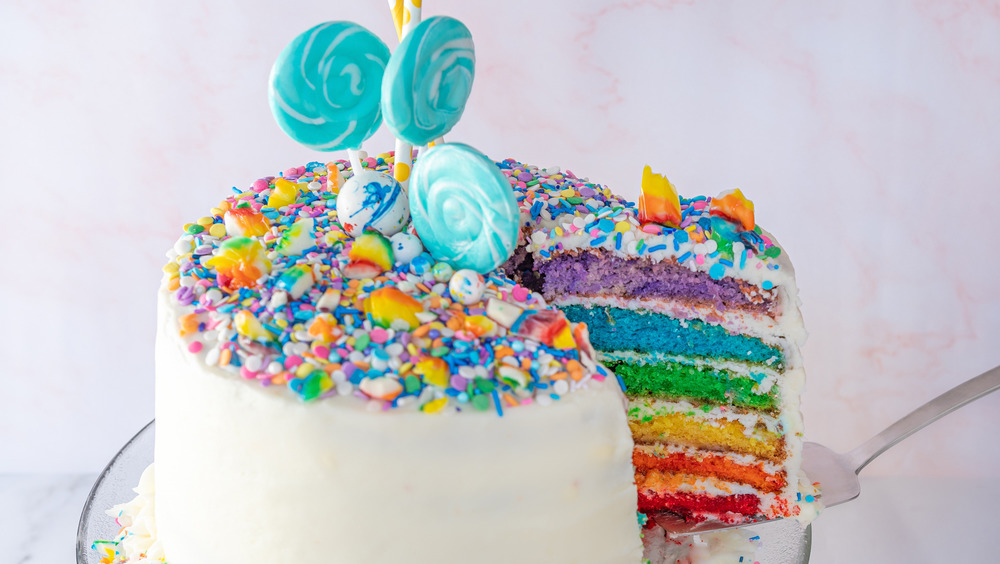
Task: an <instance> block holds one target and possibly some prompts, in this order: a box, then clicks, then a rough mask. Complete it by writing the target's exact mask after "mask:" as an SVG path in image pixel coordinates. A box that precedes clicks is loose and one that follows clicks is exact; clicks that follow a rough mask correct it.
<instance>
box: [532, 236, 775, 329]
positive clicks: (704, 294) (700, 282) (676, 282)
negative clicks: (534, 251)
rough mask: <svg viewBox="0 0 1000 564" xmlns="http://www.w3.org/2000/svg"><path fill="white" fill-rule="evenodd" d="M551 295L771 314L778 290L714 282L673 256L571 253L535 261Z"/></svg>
mask: <svg viewBox="0 0 1000 564" xmlns="http://www.w3.org/2000/svg"><path fill="white" fill-rule="evenodd" d="M533 266H534V268H535V270H536V272H537V273H538V274H539V275H540V278H541V280H542V282H541V288H542V294H543V295H544V296H545V298H546V299H551V298H552V297H557V296H565V295H568V294H569V295H582V296H618V297H625V298H667V299H677V300H680V301H683V302H688V303H691V302H693V303H704V304H711V305H713V306H715V307H716V308H717V309H720V310H722V309H739V310H744V311H752V312H754V313H763V314H770V313H771V310H772V307H773V305H774V299H773V296H774V294H773V292H769V291H766V290H762V289H760V288H759V287H757V286H754V285H751V284H748V283H746V282H743V281H741V280H733V279H731V278H723V279H721V280H713V279H712V277H710V276H709V275H708V274H707V273H704V272H691V271H690V270H688V269H687V268H684V267H682V266H680V265H678V264H677V263H676V262H674V261H672V260H665V261H661V262H653V261H651V260H648V259H624V258H621V257H618V256H615V255H613V254H611V253H601V254H598V253H594V252H589V251H583V252H566V253H560V254H558V255H555V256H553V257H552V258H551V259H549V260H546V261H542V262H535V264H534V265H533Z"/></svg>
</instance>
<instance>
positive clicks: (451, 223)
mask: <svg viewBox="0 0 1000 564" xmlns="http://www.w3.org/2000/svg"><path fill="white" fill-rule="evenodd" d="M410 182H411V184H410V215H411V217H412V218H413V227H414V228H415V229H416V230H417V235H419V236H420V240H421V241H422V242H423V244H424V247H425V248H426V249H427V251H428V252H430V254H431V255H432V256H433V257H434V258H436V259H438V260H440V261H444V262H447V263H449V264H451V265H452V266H453V267H455V268H456V269H461V268H468V269H470V270H475V271H476V272H479V273H481V274H485V273H487V272H490V271H491V270H493V269H495V268H496V267H498V266H500V265H501V264H503V263H504V262H505V261H506V260H507V259H508V258H510V256H511V254H513V252H514V247H515V246H516V244H517V234H518V220H519V216H518V209H517V201H516V200H515V199H514V193H513V191H511V189H510V183H509V182H508V181H507V179H506V178H505V177H504V175H503V174H502V173H501V172H500V170H499V169H498V168H497V166H496V164H494V163H493V161H491V160H490V159H489V158H488V157H486V155H483V154H482V153H480V152H479V151H477V150H475V149H473V148H472V147H469V146H468V145H463V144H461V143H445V144H442V145H438V146H436V147H433V148H431V149H430V150H429V151H426V152H425V153H423V154H421V155H420V160H419V161H417V164H416V166H414V169H413V178H412V179H411V181H410Z"/></svg>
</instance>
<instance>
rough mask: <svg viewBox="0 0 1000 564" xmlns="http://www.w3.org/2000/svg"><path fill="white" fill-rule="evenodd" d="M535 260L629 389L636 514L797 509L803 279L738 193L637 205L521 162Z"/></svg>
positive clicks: (755, 514)
mask: <svg viewBox="0 0 1000 564" xmlns="http://www.w3.org/2000/svg"><path fill="white" fill-rule="evenodd" d="M501 166H502V167H506V168H508V169H510V176H511V177H512V178H514V179H516V181H515V185H516V187H517V188H516V189H517V190H518V191H519V201H520V207H521V210H522V219H523V229H524V235H525V239H526V244H525V246H524V247H523V248H522V249H520V250H519V251H518V253H517V254H516V255H515V256H514V257H513V258H512V259H511V261H510V262H509V263H508V264H507V267H506V268H507V270H508V271H510V272H513V273H515V274H514V276H516V277H517V278H518V279H519V280H520V281H521V282H522V283H523V284H525V285H527V286H529V287H530V288H532V289H534V290H536V291H538V292H540V293H541V294H542V295H543V296H544V298H545V299H546V300H547V301H548V303H549V304H551V305H555V306H558V307H559V308H560V309H561V310H562V311H563V312H565V314H566V316H567V317H568V318H569V319H570V320H571V321H573V322H583V323H586V324H587V326H588V327H589V331H590V339H591V341H592V343H593V345H594V347H595V348H596V349H597V350H598V351H599V358H600V360H601V361H602V362H603V363H604V364H605V365H606V366H607V367H608V368H610V369H612V370H613V371H614V372H615V373H616V374H617V375H618V377H620V378H621V379H622V380H623V382H624V384H625V387H626V394H627V396H628V402H629V408H628V416H629V426H630V427H631V430H632V434H633V439H634V441H635V449H634V451H633V455H632V459H633V463H634V465H635V472H636V474H635V475H636V485H637V487H638V491H639V509H640V510H641V511H643V512H658V511H670V512H674V513H677V514H680V515H681V516H684V517H686V518H691V519H705V518H715V519H721V520H725V521H729V522H736V521H744V520H751V519H758V518H762V517H777V516H790V515H795V514H797V513H798V511H799V506H798V503H797V502H798V501H799V497H800V496H799V466H800V456H801V454H800V453H801V442H802V439H801V434H802V419H801V415H800V412H799V395H800V393H801V390H802V386H803V382H804V372H803V369H802V363H801V359H800V355H799V346H800V344H801V343H802V341H803V340H804V338H805V331H804V329H803V327H802V321H801V317H800V314H799V310H798V307H797V290H796V287H795V278H794V272H793V270H792V267H791V264H790V263H789V261H788V259H787V257H786V255H785V254H784V253H783V252H782V250H781V247H779V246H778V245H777V243H776V242H775V240H774V238H773V237H772V236H770V235H769V234H768V233H767V232H765V231H763V230H762V229H761V228H760V227H759V226H758V225H756V223H755V219H754V214H753V204H752V203H751V202H749V201H748V200H746V199H745V198H744V197H743V195H742V193H740V192H739V191H738V190H736V191H731V192H729V193H727V194H723V195H721V196H720V197H715V198H712V197H706V196H696V197H692V198H682V197H679V196H678V195H677V193H676V191H675V190H674V188H673V186H672V185H671V184H670V183H669V182H668V181H667V180H666V178H664V177H662V176H660V175H657V174H653V173H652V171H650V170H649V168H648V167H647V169H646V170H645V171H644V173H643V181H642V195H641V197H640V201H639V202H638V204H634V203H632V202H628V201H626V200H624V199H622V198H620V197H618V196H616V195H614V194H612V193H611V192H610V191H609V190H608V189H607V188H605V187H603V186H600V185H597V184H594V183H591V182H589V181H587V180H586V179H580V178H577V177H575V176H574V175H573V174H572V173H570V172H566V173H562V172H560V171H558V170H544V169H538V168H536V167H528V166H525V165H521V164H520V163H516V162H513V161H507V162H505V163H502V164H501Z"/></svg>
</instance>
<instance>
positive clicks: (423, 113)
mask: <svg viewBox="0 0 1000 564" xmlns="http://www.w3.org/2000/svg"><path fill="white" fill-rule="evenodd" d="M475 65H476V54H475V50H474V46H473V44H472V34H471V33H470V32H469V28H467V27H465V24H463V23H462V22H460V21H458V20H456V19H454V18H449V17H446V16H436V17H433V18H428V19H426V20H424V21H423V22H421V23H420V25H418V26H417V27H415V28H414V29H413V31H411V32H410V33H409V34H408V35H407V36H406V38H405V39H404V40H403V42H402V44H400V46H399V48H398V49H397V50H396V52H395V53H393V55H392V58H391V59H389V65H388V66H387V67H386V70H385V76H384V77H383V78H382V81H383V84H382V113H383V114H384V115H385V123H386V125H388V126H389V129H390V130H392V132H393V134H394V135H395V136H396V137H399V138H401V139H405V140H406V141H408V142H410V143H412V144H413V145H426V144H428V143H430V142H431V141H433V140H435V139H437V138H438V137H441V136H442V135H444V134H445V133H448V132H449V131H451V128H452V127H454V126H455V124H456V123H458V120H459V118H461V117H462V111H463V110H465V102H466V101H467V100H468V99H469V93H470V92H471V90H472V79H473V77H474V76H475Z"/></svg>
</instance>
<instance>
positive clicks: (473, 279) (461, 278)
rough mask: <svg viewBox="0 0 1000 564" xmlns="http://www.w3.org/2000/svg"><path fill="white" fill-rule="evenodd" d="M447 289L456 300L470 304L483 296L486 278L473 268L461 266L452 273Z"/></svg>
mask: <svg viewBox="0 0 1000 564" xmlns="http://www.w3.org/2000/svg"><path fill="white" fill-rule="evenodd" d="M448 291H449V293H451V297H452V299H454V300H455V301H456V302H458V303H460V304H463V305H471V304H474V303H476V302H478V301H479V300H481V299H482V298H483V292H485V291H486V280H485V279H484V278H483V275H482V274H479V273H478V272H476V271H475V270H469V269H468V268H463V269H462V270H459V271H458V272H456V273H455V274H453V275H452V277H451V281H450V282H448Z"/></svg>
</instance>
